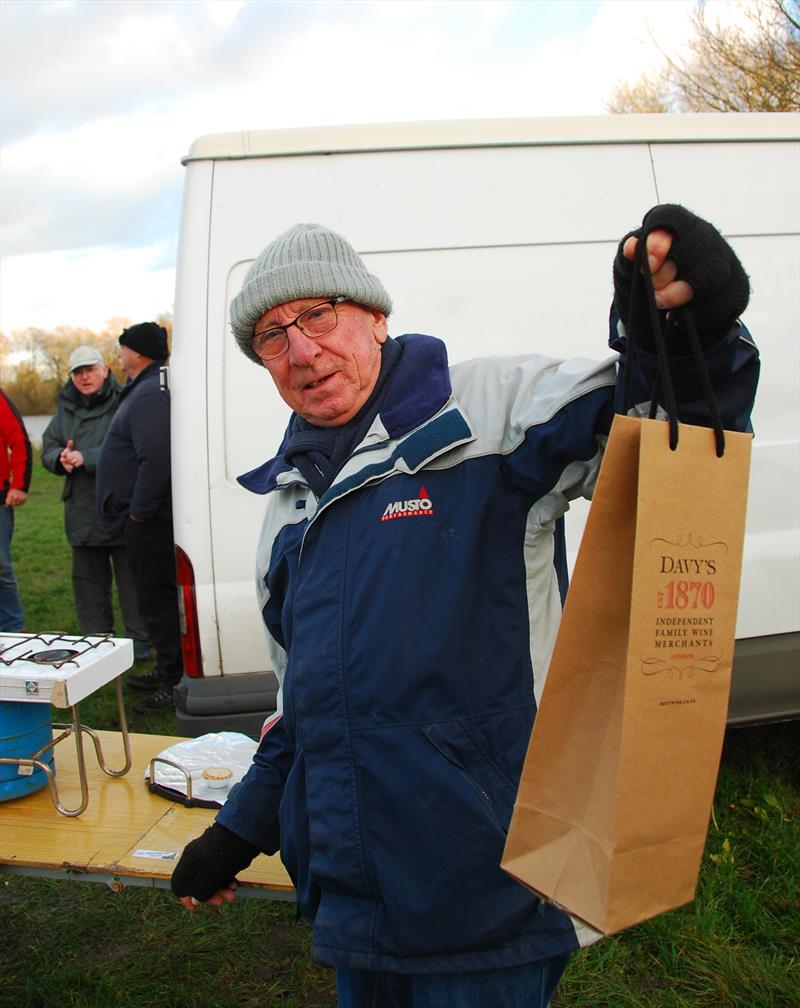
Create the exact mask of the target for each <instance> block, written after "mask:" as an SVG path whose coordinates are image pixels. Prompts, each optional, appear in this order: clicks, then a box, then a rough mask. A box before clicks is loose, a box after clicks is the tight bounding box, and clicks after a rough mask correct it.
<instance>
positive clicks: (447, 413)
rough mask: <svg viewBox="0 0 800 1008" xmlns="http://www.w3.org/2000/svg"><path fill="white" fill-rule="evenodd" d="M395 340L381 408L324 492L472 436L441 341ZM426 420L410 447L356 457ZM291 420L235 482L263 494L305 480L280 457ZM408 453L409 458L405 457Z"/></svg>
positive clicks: (411, 462)
mask: <svg viewBox="0 0 800 1008" xmlns="http://www.w3.org/2000/svg"><path fill="white" fill-rule="evenodd" d="M397 342H398V343H399V344H400V346H401V348H402V351H403V354H402V357H401V358H400V362H399V364H398V365H397V367H396V368H395V371H394V374H393V375H392V378H391V384H390V386H389V388H388V390H387V392H386V396H385V398H384V401H383V405H382V407H381V411H380V413H379V414H378V416H377V417H376V418H375V421H374V422H373V424H372V426H371V427H370V429H369V431H368V432H367V435H366V437H365V438H364V440H363V441H362V442H361V445H360V446H359V448H358V449H357V450H356V452H355V454H354V456H352V457H351V459H350V460H349V461H348V462H347V463H346V464H345V466H344V468H343V469H342V472H341V473H340V475H339V476H337V478H336V480H335V481H334V485H333V486H332V487H331V488H330V490H329V491H328V492H327V493H326V494H324V495H323V497H324V498H327V497H328V496H329V495H332V496H338V495H339V493H341V492H343V489H344V490H346V489H350V488H351V487H350V484H351V482H352V481H353V480H354V479H358V481H359V482H360V481H363V479H364V478H370V476H374V475H377V474H378V473H377V472H373V469H374V468H375V466H377V467H378V469H379V470H380V471H386V470H387V468H391V467H394V466H395V465H396V464H397V463H398V460H399V459H402V460H403V461H402V463H401V467H402V468H404V469H405V468H406V466H408V465H411V466H412V471H413V469H414V468H418V467H419V465H421V464H422V462H423V461H424V460H425V459H427V458H429V457H430V456H431V453H433V454H439V453H440V452H441V451H445V450H446V449H448V448H450V447H452V446H453V445H454V444H457V443H460V442H461V441H463V440H465V439H466V438H468V437H470V436H471V431H470V428H469V424H468V423H467V421H466V418H464V417H463V415H462V414H461V412H460V410H458V409H457V406H456V404H454V403H453V402H451V396H452V387H451V384H450V371H449V367H448V363H447V349H446V347H445V345H444V343H443V342H442V341H441V340H440V339H437V338H436V337H435V336H424V335H421V334H418V333H413V334H410V335H406V336H400V337H399V338H398V341H397ZM448 403H449V404H450V405H449V406H448ZM454 406H455V407H456V409H455V412H454ZM445 407H448V408H446V409H445ZM456 413H457V416H456ZM437 414H438V416H437ZM445 417H446V419H445ZM458 418H460V420H459V419H458ZM428 421H432V422H431V424H430V425H429V428H428V429H427V430H426V432H425V433H424V434H423V433H422V432H419V437H417V438H414V439H413V440H414V445H413V449H412V445H411V444H405V446H404V447H403V446H402V445H401V446H396V447H395V448H394V449H393V450H392V451H390V452H389V453H388V454H385V455H384V456H383V458H382V459H381V460H380V461H377V460H376V461H375V463H374V465H372V464H371V465H368V466H363V465H362V464H361V463H362V461H363V460H360V459H358V456H359V455H361V454H362V453H363V452H365V451H367V450H368V449H371V448H376V447H378V446H381V445H384V444H387V443H388V442H393V441H398V440H400V439H402V438H405V437H406V435H408V434H410V433H411V432H412V431H415V430H416V429H417V428H419V427H421V426H422V425H424V424H427V423H428ZM433 421H435V422H433ZM291 426H292V423H291V421H290V422H289V426H288V427H287V430H286V433H285V434H284V436H283V440H282V441H281V445H280V448H279V449H278V453H277V455H276V456H275V457H274V458H271V459H268V460H267V461H266V462H264V463H263V464H262V465H260V466H258V467H257V468H255V469H251V470H250V471H249V472H246V473H244V474H243V475H241V476H239V477H238V482H239V483H240V484H241V485H242V486H243V487H244V488H245V489H246V490H250V491H252V492H253V493H257V494H266V493H270V491H272V490H275V489H276V488H277V487H279V486H288V485H291V484H294V483H305V481H304V480H303V477H302V476H301V475H300V473H299V472H298V470H297V469H294V468H293V467H292V466H291V465H289V463H288V462H286V461H285V459H284V458H283V450H284V448H285V446H286V442H287V439H288V436H289V430H290V428H291ZM407 440H411V439H407ZM409 455H410V456H412V458H408V457H406V456H409ZM414 463H416V464H414Z"/></svg>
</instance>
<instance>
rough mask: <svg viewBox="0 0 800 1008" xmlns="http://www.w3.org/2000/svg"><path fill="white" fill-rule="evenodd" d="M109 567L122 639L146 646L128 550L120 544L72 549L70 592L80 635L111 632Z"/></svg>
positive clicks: (145, 631)
mask: <svg viewBox="0 0 800 1008" xmlns="http://www.w3.org/2000/svg"><path fill="white" fill-rule="evenodd" d="M112 566H113V577H114V580H115V581H116V582H117V594H118V595H119V608H120V611H121V613H122V622H123V624H124V626H125V636H127V637H132V638H133V640H134V642H135V643H136V644H141V645H147V643H148V640H147V628H146V627H145V625H144V620H143V619H142V617H141V615H140V614H139V603H138V601H137V595H136V585H135V584H134V581H133V574H132V573H131V568H130V564H129V563H128V551H127V549H126V548H125V547H124V546H122V545H120V546H73V547H72V592H73V595H74V596H75V612H76V614H77V616H78V626H79V627H80V628H81V633H82V634H87V635H89V634H106V633H111V634H113V633H114V606H113V602H112V594H111V587H112V580H111V578H112Z"/></svg>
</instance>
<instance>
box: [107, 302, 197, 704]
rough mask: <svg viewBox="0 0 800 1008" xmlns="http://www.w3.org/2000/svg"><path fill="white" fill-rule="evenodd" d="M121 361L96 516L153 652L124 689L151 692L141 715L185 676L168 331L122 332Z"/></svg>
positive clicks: (144, 326) (143, 327) (167, 700)
mask: <svg viewBox="0 0 800 1008" xmlns="http://www.w3.org/2000/svg"><path fill="white" fill-rule="evenodd" d="M119 343H120V348H119V359H120V364H121V366H122V370H123V371H124V372H125V374H126V375H127V376H128V378H129V381H128V383H127V384H126V385H125V387H124V388H123V389H122V394H121V395H120V405H119V409H118V410H117V413H116V415H115V416H114V419H113V420H112V422H111V426H110V427H109V428H108V433H107V434H106V438H105V441H104V442H103V445H102V448H101V449H100V459H99V461H98V466H97V511H98V514H99V516H100V522H101V524H102V526H103V528H104V529H105V530H106V533H107V534H108V535H110V536H119V535H121V536H122V537H123V540H124V542H125V546H126V548H127V551H128V560H129V563H130V567H131V571H132V573H133V579H134V583H135V585H136V593H137V598H138V601H139V611H140V612H141V614H142V617H143V619H144V621H145V625H146V627H147V632H148V636H149V638H150V642H151V644H152V645H153V647H154V648H155V651H156V667H155V668H154V669H153V671H152V672H150V673H148V674H147V675H142V676H128V680H127V681H128V684H129V685H131V686H133V687H134V688H138V689H142V690H152V693H151V694H150V695H149V696H147V697H144V698H142V699H141V700H137V701H136V702H135V703H134V705H133V709H134V710H135V711H137V712H138V713H140V714H148V713H154V712H156V711H159V710H165V709H168V708H170V707H172V705H173V696H172V689H173V687H174V686H176V685H177V684H178V682H179V680H180V677H181V673H182V670H183V668H182V661H181V646H180V632H179V628H178V589H177V585H176V583H175V552H174V543H173V538H172V490H171V485H170V478H171V467H170V423H169V392H167V391H166V390H162V389H161V387H160V382H159V367H160V365H161V364H162V363H163V362H164V361H165V360H166V359H167V357H168V356H169V351H168V349H167V333H166V330H165V329H164V328H163V327H162V326H160V325H157V324H156V323H155V322H142V323H140V324H139V325H134V326H131V327H130V328H129V329H126V330H125V331H124V332H123V333H122V335H121V336H120V338H119Z"/></svg>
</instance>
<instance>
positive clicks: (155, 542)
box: [125, 517, 183, 687]
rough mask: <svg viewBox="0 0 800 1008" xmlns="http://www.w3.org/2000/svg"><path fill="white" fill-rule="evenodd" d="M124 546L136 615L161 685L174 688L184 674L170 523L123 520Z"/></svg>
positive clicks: (157, 519)
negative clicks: (148, 645) (152, 652)
mask: <svg viewBox="0 0 800 1008" xmlns="http://www.w3.org/2000/svg"><path fill="white" fill-rule="evenodd" d="M125 547H126V549H127V551H128V563H129V564H130V568H131V574H132V575H133V582H134V584H135V586H136V597H137V600H138V602H139V612H140V613H141V615H142V619H143V620H144V623H145V626H146V627H147V635H148V637H149V638H150V643H151V644H152V646H153V648H154V649H155V652H156V670H157V671H158V675H159V678H160V680H161V683H162V685H163V686H165V687H170V686H175V685H177V683H178V682H179V681H180V678H181V675H182V674H183V659H182V657H181V638H180V629H179V623H178V586H177V583H176V581H175V545H174V542H173V538H172V523H171V522H168V521H164V520H163V519H162V518H155V517H154V518H147V519H146V520H145V521H141V522H135V521H133V520H132V519H130V518H128V519H126V521H125Z"/></svg>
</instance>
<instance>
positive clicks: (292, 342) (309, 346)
mask: <svg viewBox="0 0 800 1008" xmlns="http://www.w3.org/2000/svg"><path fill="white" fill-rule="evenodd" d="M286 335H287V336H288V339H289V361H290V363H292V364H297V365H298V366H300V367H306V366H307V365H308V364H310V363H311V362H312V361H313V360H314V358H316V357H318V356H319V354H320V352H321V347H320V345H319V342H318V341H317V340H316V339H312V338H311V337H310V336H306V334H305V333H304V332H303V331H302V330H301V329H298V328H297V326H292V328H291V329H289V330H288V332H287V334H286Z"/></svg>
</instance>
